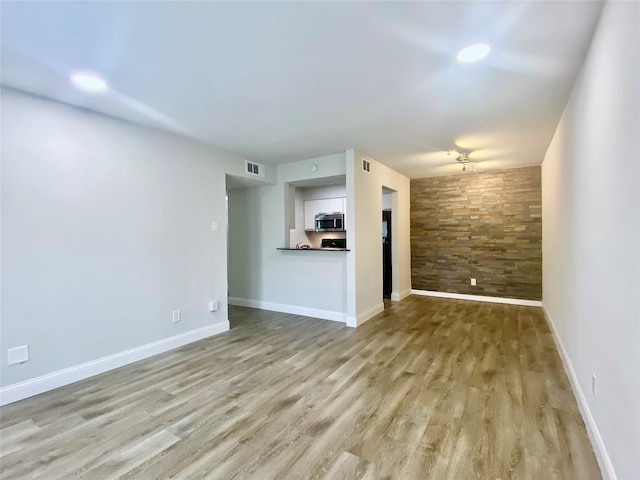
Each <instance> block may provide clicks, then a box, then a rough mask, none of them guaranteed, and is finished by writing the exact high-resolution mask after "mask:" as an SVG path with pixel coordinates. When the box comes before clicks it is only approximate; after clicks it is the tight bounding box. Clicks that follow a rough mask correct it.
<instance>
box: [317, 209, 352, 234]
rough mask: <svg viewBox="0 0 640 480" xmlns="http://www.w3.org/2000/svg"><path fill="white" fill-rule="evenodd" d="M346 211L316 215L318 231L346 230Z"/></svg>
mask: <svg viewBox="0 0 640 480" xmlns="http://www.w3.org/2000/svg"><path fill="white" fill-rule="evenodd" d="M344 227H345V225H344V213H320V214H318V215H316V232H344Z"/></svg>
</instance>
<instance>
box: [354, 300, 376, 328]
mask: <svg viewBox="0 0 640 480" xmlns="http://www.w3.org/2000/svg"><path fill="white" fill-rule="evenodd" d="M383 311H384V302H380V303H378V304H377V305H374V306H373V307H371V308H370V309H369V310H367V311H366V312H362V313H361V314H360V315H357V316H355V317H347V327H351V328H357V327H359V326H360V325H362V324H363V323H364V322H366V321H367V320H371V319H372V318H373V317H375V316H376V315H378V314H379V313H382V312H383Z"/></svg>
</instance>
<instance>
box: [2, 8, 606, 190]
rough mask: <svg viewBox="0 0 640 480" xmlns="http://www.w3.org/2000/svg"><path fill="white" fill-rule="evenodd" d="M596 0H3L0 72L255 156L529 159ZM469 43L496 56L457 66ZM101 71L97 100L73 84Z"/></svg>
mask: <svg viewBox="0 0 640 480" xmlns="http://www.w3.org/2000/svg"><path fill="white" fill-rule="evenodd" d="M601 7H602V4H601V3H600V2H592V1H585V2H580V1H573V2H570V1H544V2H543V1H531V2H516V1H507V2H488V1H487V2H485V1H470V2H466V1H450V2H446V1H440V2H435V1H434V2H406V3H405V2H375V3H374V2H282V3H280V2H255V3H254V2H204V1H201V2H178V1H171V2H142V1H134V2H68V1H64V2H58V1H51V2H13V1H6V0H4V1H2V2H0V9H1V11H0V14H1V22H2V23H1V27H2V33H1V41H2V44H1V48H2V50H1V67H2V72H1V75H2V76H1V79H2V84H3V85H6V86H9V87H13V88H17V89H21V90H25V91H27V92H32V93H35V94H38V95H42V96H45V97H50V98H53V99H57V100H60V101H62V102H66V103H69V104H73V105H78V106H80V107H83V108H88V109H91V110H95V111H98V112H103V113H106V114H110V115H114V116H116V117H120V118H123V119H127V120H130V121H134V122H139V123H143V124H147V125H152V126H155V127H160V128H163V129H168V130H171V131H174V132H179V133H182V134H186V135H188V136H191V137H195V138H198V139H200V140H203V141H205V142H207V143H209V144H212V145H215V146H217V147H220V148H223V149H226V150H230V151H234V152H237V153H240V154H243V155H246V156H247V157H249V158H252V159H255V160H257V161H260V162H263V163H281V162H289V161H294V160H301V159H304V158H311V157H316V156H322V155H329V154H334V153H337V152H340V151H344V150H345V149H347V148H357V149H359V150H361V151H363V152H364V153H366V154H368V155H370V156H372V157H373V158H375V159H376V160H379V161H381V162H382V163H384V164H386V165H388V166H390V167H392V168H394V169H396V170H398V171H399V172H401V173H404V174H405V175H408V176H410V177H422V176H430V175H440V174H447V173H454V172H458V171H460V170H461V168H460V166H459V165H453V164H452V162H451V159H450V158H449V157H447V155H446V154H445V153H444V152H445V151H446V150H447V149H449V148H451V147H453V146H454V145H456V146H457V147H458V149H459V150H462V151H466V152H469V158H470V160H471V161H473V162H476V164H477V169H478V170H490V169H496V168H509V167H517V166H524V165H533V164H540V163H541V162H542V159H543V156H544V153H545V151H546V148H547V146H548V145H549V142H550V141H551V136H552V135H553V132H554V130H555V127H556V125H557V123H558V120H559V118H560V115H561V113H562V110H563V108H564V105H565V103H566V101H567V99H568V95H569V93H570V91H571V88H572V86H573V83H574V81H575V78H576V75H577V73H578V71H579V68H580V66H581V63H582V60H583V58H584V55H585V53H586V51H587V48H588V45H589V42H590V38H591V35H592V33H593V30H594V28H595V25H596V23H597V20H598V16H599V14H600V10H601ZM474 41H485V42H488V43H490V44H491V45H492V47H493V52H492V54H491V55H490V56H489V57H488V58H487V59H486V60H485V61H483V62H481V63H479V64H474V65H461V64H458V63H457V62H456V61H455V59H454V57H455V54H456V53H457V51H458V50H459V49H460V48H461V47H463V46H466V45H468V44H469V43H472V42H474ZM77 69H89V70H93V71H96V72H99V73H101V74H102V75H103V76H104V77H106V79H107V80H108V82H109V84H110V85H111V90H110V91H109V92H108V93H107V94H104V95H102V96H96V95H89V94H86V93H83V92H79V91H77V90H75V89H74V88H73V87H72V86H71V84H70V82H69V79H68V76H69V74H70V73H71V72H72V71H74V70H77Z"/></svg>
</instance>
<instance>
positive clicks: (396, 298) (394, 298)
mask: <svg viewBox="0 0 640 480" xmlns="http://www.w3.org/2000/svg"><path fill="white" fill-rule="evenodd" d="M409 295H411V289H410V288H409V289H408V290H405V291H404V292H400V293H396V292H393V293H392V294H391V300H392V301H393V302H400V301H401V300H404V299H405V298H407V297H408V296H409Z"/></svg>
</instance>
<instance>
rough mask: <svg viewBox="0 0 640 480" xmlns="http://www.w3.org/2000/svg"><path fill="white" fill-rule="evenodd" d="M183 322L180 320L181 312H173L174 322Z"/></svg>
mask: <svg viewBox="0 0 640 480" xmlns="http://www.w3.org/2000/svg"><path fill="white" fill-rule="evenodd" d="M180 320H181V318H180V310H174V311H173V321H174V322H179V321H180Z"/></svg>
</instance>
